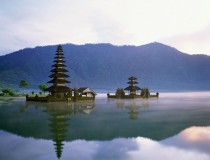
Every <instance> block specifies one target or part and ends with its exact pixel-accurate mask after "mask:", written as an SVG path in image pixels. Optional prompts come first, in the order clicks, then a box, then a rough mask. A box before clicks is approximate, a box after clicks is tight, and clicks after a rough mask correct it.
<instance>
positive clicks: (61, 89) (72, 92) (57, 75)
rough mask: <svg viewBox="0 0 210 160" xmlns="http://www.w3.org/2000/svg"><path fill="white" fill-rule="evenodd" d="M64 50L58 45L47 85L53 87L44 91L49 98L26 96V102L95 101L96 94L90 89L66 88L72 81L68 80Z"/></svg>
mask: <svg viewBox="0 0 210 160" xmlns="http://www.w3.org/2000/svg"><path fill="white" fill-rule="evenodd" d="M63 59H64V54H63V49H62V46H61V45H58V47H57V50H56V54H55V57H54V61H53V62H54V64H53V65H52V67H53V69H52V70H51V72H52V74H51V75H50V76H49V77H50V78H51V80H50V81H49V82H47V83H52V86H50V87H48V88H47V89H45V90H44V91H46V92H49V94H48V95H47V96H43V95H38V94H36V95H26V101H42V102H53V101H54V102H55V101H67V102H70V101H74V102H75V101H83V100H95V96H96V93H95V92H94V91H93V90H92V89H90V88H88V87H85V88H80V89H79V90H78V89H77V88H74V89H72V88H70V87H68V86H66V83H70V81H68V80H66V79H67V78H68V77H69V76H68V75H67V74H66V72H69V71H68V70H67V69H65V67H66V65H65V61H64V60H63Z"/></svg>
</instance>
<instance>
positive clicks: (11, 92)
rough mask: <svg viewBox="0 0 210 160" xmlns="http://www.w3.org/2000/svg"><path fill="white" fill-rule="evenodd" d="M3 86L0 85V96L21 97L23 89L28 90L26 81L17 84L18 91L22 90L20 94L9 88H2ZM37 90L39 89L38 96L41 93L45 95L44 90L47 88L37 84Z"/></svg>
mask: <svg viewBox="0 0 210 160" xmlns="http://www.w3.org/2000/svg"><path fill="white" fill-rule="evenodd" d="M3 86H4V84H2V83H1V84H0V96H7V95H9V96H21V95H23V96H24V95H25V93H24V89H28V88H29V83H28V81H26V80H21V81H20V82H19V89H20V90H22V93H20V92H19V90H17V89H16V90H14V89H13V88H11V87H3ZM38 88H39V89H40V91H41V92H39V94H42V92H44V94H45V89H47V88H48V86H47V85H45V84H39V85H38ZM32 94H34V91H32Z"/></svg>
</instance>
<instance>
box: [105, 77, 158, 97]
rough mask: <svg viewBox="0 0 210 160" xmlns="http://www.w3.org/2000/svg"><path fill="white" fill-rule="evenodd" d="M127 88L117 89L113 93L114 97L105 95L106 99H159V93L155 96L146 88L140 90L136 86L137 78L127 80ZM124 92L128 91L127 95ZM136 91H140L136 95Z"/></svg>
mask: <svg viewBox="0 0 210 160" xmlns="http://www.w3.org/2000/svg"><path fill="white" fill-rule="evenodd" d="M128 80H129V81H128V83H127V84H129V86H128V87H126V88H124V89H123V88H118V89H117V90H116V92H115V95H110V94H109V93H108V94H107V97H108V98H122V99H135V98H151V97H159V93H158V92H157V93H156V94H150V91H149V89H148V88H140V87H138V86H137V85H136V84H138V82H137V78H136V77H134V76H131V77H129V78H128ZM125 91H128V92H129V93H128V94H125ZM138 91H141V92H139V93H138Z"/></svg>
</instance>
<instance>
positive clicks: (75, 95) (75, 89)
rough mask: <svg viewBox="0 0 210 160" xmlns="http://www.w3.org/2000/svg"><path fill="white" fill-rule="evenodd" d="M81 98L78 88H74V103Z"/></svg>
mask: <svg viewBox="0 0 210 160" xmlns="http://www.w3.org/2000/svg"><path fill="white" fill-rule="evenodd" d="M78 97H79V92H78V89H77V88H74V101H77V100H78Z"/></svg>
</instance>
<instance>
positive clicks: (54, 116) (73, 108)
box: [45, 102, 95, 159]
mask: <svg viewBox="0 0 210 160" xmlns="http://www.w3.org/2000/svg"><path fill="white" fill-rule="evenodd" d="M94 107H95V105H94V102H89V103H74V104H72V103H70V104H67V105H66V104H63V105H62V106H60V107H58V106H57V105H55V104H50V105H48V104H47V105H46V106H45V112H47V113H48V114H49V115H50V118H49V119H48V120H49V122H50V123H49V127H50V131H51V133H52V135H51V138H52V140H53V141H54V146H55V152H56V155H57V158H58V159H60V157H61V155H62V150H63V147H64V143H63V142H64V141H65V140H66V134H67V132H68V128H69V123H70V120H71V118H72V115H73V114H74V115H75V114H78V113H85V114H90V112H91V111H92V110H93V109H94Z"/></svg>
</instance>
